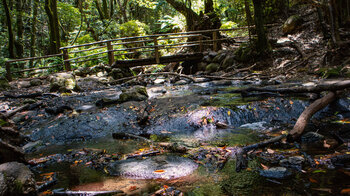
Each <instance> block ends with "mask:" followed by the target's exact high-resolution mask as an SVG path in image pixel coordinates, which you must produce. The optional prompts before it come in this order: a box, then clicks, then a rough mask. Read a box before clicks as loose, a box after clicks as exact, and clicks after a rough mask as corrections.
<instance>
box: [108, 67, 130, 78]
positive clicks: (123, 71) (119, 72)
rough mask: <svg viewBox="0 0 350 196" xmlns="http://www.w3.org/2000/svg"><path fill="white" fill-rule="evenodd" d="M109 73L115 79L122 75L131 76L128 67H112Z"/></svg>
mask: <svg viewBox="0 0 350 196" xmlns="http://www.w3.org/2000/svg"><path fill="white" fill-rule="evenodd" d="M109 75H110V76H111V77H112V78H113V79H115V80H118V79H120V78H124V77H130V76H132V72H131V71H130V69H128V68H113V69H112V70H111V71H110V72H109Z"/></svg>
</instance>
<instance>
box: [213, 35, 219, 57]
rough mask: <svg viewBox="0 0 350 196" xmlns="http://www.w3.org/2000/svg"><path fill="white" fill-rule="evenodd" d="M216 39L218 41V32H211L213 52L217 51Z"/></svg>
mask: <svg viewBox="0 0 350 196" xmlns="http://www.w3.org/2000/svg"><path fill="white" fill-rule="evenodd" d="M217 39H218V32H216V31H214V32H213V50H214V51H215V52H217V51H218V41H217Z"/></svg>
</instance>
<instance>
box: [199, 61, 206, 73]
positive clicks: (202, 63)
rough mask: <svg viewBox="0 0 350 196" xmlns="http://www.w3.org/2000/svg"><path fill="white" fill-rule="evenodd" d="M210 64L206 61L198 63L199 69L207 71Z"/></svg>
mask: <svg viewBox="0 0 350 196" xmlns="http://www.w3.org/2000/svg"><path fill="white" fill-rule="evenodd" d="M207 66H208V64H207V63H205V62H200V63H198V71H205V68H206V67H207Z"/></svg>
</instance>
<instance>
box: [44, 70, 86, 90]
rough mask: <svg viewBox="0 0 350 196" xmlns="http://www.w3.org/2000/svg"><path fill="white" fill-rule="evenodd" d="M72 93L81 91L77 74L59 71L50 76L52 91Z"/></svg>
mask: <svg viewBox="0 0 350 196" xmlns="http://www.w3.org/2000/svg"><path fill="white" fill-rule="evenodd" d="M56 91H58V92H60V93H71V92H72V91H80V87H79V86H78V84H77V81H76V79H75V76H74V75H73V74H71V73H57V74H55V75H53V76H51V77H50V92H56Z"/></svg>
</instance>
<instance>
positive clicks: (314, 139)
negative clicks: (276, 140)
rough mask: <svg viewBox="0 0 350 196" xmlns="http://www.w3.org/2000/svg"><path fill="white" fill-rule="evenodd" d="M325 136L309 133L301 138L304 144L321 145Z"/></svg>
mask: <svg viewBox="0 0 350 196" xmlns="http://www.w3.org/2000/svg"><path fill="white" fill-rule="evenodd" d="M323 139H324V136H323V135H321V134H319V133H316V132H307V133H305V134H304V135H302V136H301V142H302V143H319V142H322V140H323Z"/></svg>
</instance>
